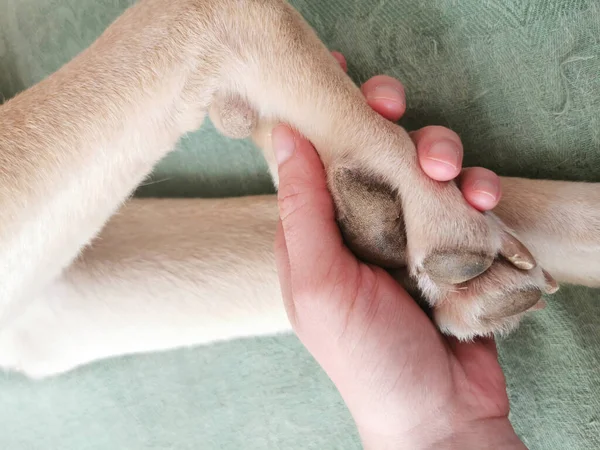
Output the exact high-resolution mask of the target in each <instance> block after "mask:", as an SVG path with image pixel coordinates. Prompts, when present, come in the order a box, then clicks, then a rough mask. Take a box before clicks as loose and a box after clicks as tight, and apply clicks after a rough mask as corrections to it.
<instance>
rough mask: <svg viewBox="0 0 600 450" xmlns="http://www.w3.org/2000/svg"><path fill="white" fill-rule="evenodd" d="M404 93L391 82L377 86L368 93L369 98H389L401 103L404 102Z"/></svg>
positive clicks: (388, 99)
mask: <svg viewBox="0 0 600 450" xmlns="http://www.w3.org/2000/svg"><path fill="white" fill-rule="evenodd" d="M402 95H403V93H402V92H401V91H400V90H399V89H396V88H395V87H394V86H391V85H389V84H380V85H379V86H376V87H375V88H374V89H373V90H372V91H371V92H369V94H368V95H367V100H387V101H390V102H393V103H397V104H399V105H401V104H402Z"/></svg>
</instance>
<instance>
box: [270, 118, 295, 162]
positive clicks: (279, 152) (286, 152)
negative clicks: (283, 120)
mask: <svg viewBox="0 0 600 450" xmlns="http://www.w3.org/2000/svg"><path fill="white" fill-rule="evenodd" d="M271 142H272V143H273V152H274V153H275V160H276V161H277V164H278V165H282V164H283V163H284V162H286V161H287V160H288V159H290V156H292V154H293V153H294V150H296V137H295V136H294V132H293V131H292V130H291V129H290V127H288V126H287V125H277V126H276V127H275V129H274V130H273V133H272V136H271Z"/></svg>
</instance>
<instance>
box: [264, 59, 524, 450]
mask: <svg viewBox="0 0 600 450" xmlns="http://www.w3.org/2000/svg"><path fill="white" fill-rule="evenodd" d="M336 57H338V56H337V55H336ZM362 90H363V93H364V94H365V96H366V98H367V100H368V102H369V104H370V105H371V106H372V107H373V108H374V109H375V110H376V111H378V112H379V113H380V114H382V115H384V116H385V117H387V118H388V119H392V120H397V119H398V118H399V117H400V116H401V115H402V113H403V112H404V105H405V101H404V91H403V88H402V85H401V84H400V83H399V82H398V81H396V80H393V79H391V78H389V77H375V78H373V79H371V80H369V81H368V82H367V83H365V85H364V86H363V87H362ZM412 138H413V140H414V141H415V144H416V146H417V151H418V153H419V160H420V162H421V166H422V167H423V170H424V171H425V172H426V173H427V174H428V175H429V176H430V177H432V178H434V179H436V180H439V181H444V180H449V179H452V178H454V177H457V176H458V175H459V174H461V161H462V147H461V144H460V139H459V138H458V136H457V135H456V134H455V133H453V132H452V131H450V130H447V129H445V128H442V127H427V128H425V129H422V130H419V131H417V132H415V133H413V134H412ZM434 144H437V145H434ZM273 147H274V150H275V153H276V157H277V160H278V163H279V191H278V199H279V210H280V222H279V226H278V230H277V237H276V259H277V267H278V271H279V278H280V282H281V287H282V293H283V297H284V300H285V304H286V309H287V312H288V315H289V318H290V321H291V323H292V326H293V327H294V330H295V331H296V333H297V335H298V337H299V338H300V340H301V341H302V342H303V344H304V345H305V346H306V348H307V349H308V350H309V351H310V352H311V353H312V355H313V356H314V357H315V359H316V360H317V361H318V362H319V364H320V365H321V366H322V367H323V369H324V370H325V371H326V373H327V374H328V375H329V377H330V378H331V379H332V381H333V382H334V383H335V385H336V387H337V388H338V390H339V391H340V393H341V395H342V397H343V398H344V400H345V402H346V404H347V405H348V408H349V410H350V412H351V413H352V415H353V417H354V419H355V421H356V424H357V426H358V429H359V432H360V434H361V437H362V439H363V442H364V444H365V447H367V448H377V449H382V448H411V449H417V448H433V447H435V448H436V449H437V448H439V449H443V448H461V449H468V448H478V449H482V448H524V446H523V445H522V444H521V443H520V441H519V439H518V438H517V437H516V435H515V434H514V431H513V430H512V427H511V425H510V423H509V421H508V410H509V405H508V397H507V394H506V386H505V381H504V376H503V373H502V370H501V368H500V365H499V363H498V360H497V353H496V348H495V344H494V342H493V340H478V341H476V342H473V343H461V342H458V341H456V340H455V339H452V338H448V337H445V336H442V335H441V334H440V333H439V332H438V331H437V329H436V328H435V326H434V325H433V324H432V322H431V321H430V320H429V318H428V317H427V316H426V314H425V313H424V312H423V311H422V310H421V309H420V308H419V306H418V305H417V304H416V303H415V302H414V300H413V299H412V298H410V296H409V295H408V294H407V293H406V291H404V289H403V288H402V287H401V286H400V285H399V284H397V283H396V282H395V281H394V280H393V279H392V277H391V276H390V275H389V274H388V273H387V272H386V271H385V270H382V269H380V268H377V267H374V266H371V265H367V264H364V263H362V262H360V261H358V260H357V259H356V258H355V257H354V255H353V254H352V253H351V252H350V251H349V250H348V249H347V248H346V247H345V245H344V243H343V240H342V236H341V234H340V231H339V229H338V227H337V225H336V222H335V212H334V206H333V202H332V199H331V196H330V194H329V191H328V189H327V184H326V179H325V173H324V170H323V167H322V164H321V162H320V160H319V157H318V155H317V153H316V152H315V150H314V148H313V147H312V146H311V145H310V143H309V142H308V141H306V140H305V139H303V138H302V137H301V136H299V135H298V134H297V133H295V132H293V131H292V130H291V129H289V128H288V127H287V126H285V125H280V126H278V127H277V128H276V129H275V130H274V131H273ZM431 149H435V151H433V152H432V151H431ZM459 184H460V186H461V189H462V191H463V195H464V196H465V198H466V199H467V201H468V202H469V203H470V204H471V205H473V206H474V207H476V208H478V209H481V210H486V209H491V208H493V206H495V205H496V203H497V201H498V200H499V196H500V188H499V182H498V178H497V177H496V175H495V174H493V173H492V172H490V171H486V170H485V169H469V170H467V171H463V172H462V175H460V182H459Z"/></svg>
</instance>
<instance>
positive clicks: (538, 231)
mask: <svg viewBox="0 0 600 450" xmlns="http://www.w3.org/2000/svg"><path fill="white" fill-rule="evenodd" d="M502 184H503V189H504V197H503V199H502V201H501V202H500V205H499V206H498V208H497V211H496V213H497V214H498V215H499V217H500V218H501V219H502V220H503V221H504V222H505V223H507V224H510V226H511V227H512V228H513V229H514V230H515V231H516V232H517V233H518V235H519V236H520V237H521V238H522V239H523V242H524V243H525V244H526V245H527V246H528V247H529V248H531V249H532V252H533V254H534V255H535V257H536V258H537V259H538V261H539V262H540V263H541V264H543V265H544V266H545V267H550V268H552V271H553V272H554V273H555V274H556V276H557V279H558V280H559V281H564V282H569V283H574V282H575V283H579V284H584V285H586V286H596V287H600V266H599V264H600V197H599V196H600V186H599V184H597V183H596V184H592V183H568V182H561V181H537V180H526V179H518V178H503V179H502ZM277 218H278V212H277V202H276V199H275V198H274V197H273V196H258V197H243V198H232V199H218V200H201V199H189V200H188V199H164V200H162V199H161V200H158V199H134V200H131V201H130V202H128V203H127V204H126V205H125V206H124V207H123V208H122V209H121V210H120V211H119V213H118V214H116V215H115V216H113V218H112V219H111V220H110V221H109V223H108V225H107V227H106V228H105V229H104V230H103V232H102V233H101V234H100V236H99V238H98V239H96V240H95V241H94V242H93V243H92V245H91V246H89V247H88V248H87V249H86V250H85V251H84V253H83V254H82V255H81V256H80V257H79V258H78V259H77V260H76V261H75V262H74V264H73V265H72V266H71V267H70V268H69V269H68V270H67V271H65V273H64V274H63V276H62V277H60V279H58V280H57V281H56V282H55V283H54V284H52V285H50V286H49V287H48V288H47V289H45V290H44V293H43V294H41V295H40V296H39V297H38V298H36V299H35V301H34V302H33V303H32V305H31V307H30V308H29V309H28V310H27V311H26V313H25V314H24V315H22V316H21V317H20V318H19V319H18V320H17V321H15V322H14V323H13V324H11V326H9V327H8V328H6V329H5V330H3V332H0V367H3V368H5V369H8V370H16V371H20V372H23V373H25V374H26V375H28V376H30V377H36V378H39V377H46V376H50V375H55V374H58V373H62V372H65V371H68V370H71V369H73V368H75V367H78V366H81V365H83V364H87V363H89V362H92V361H96V360H99V359H104V358H109V357H114V356H119V355H125V354H133V353H145V352H154V351H162V350H169V349H173V348H179V347H186V346H193V345H201V344H207V343H210V342H215V341H220V340H229V339H234V338H243V337H249V336H261V335H271V334H277V333H282V332H288V331H291V327H290V325H289V322H288V319H287V317H286V314H285V311H284V308H283V301H282V299H281V294H280V289H279V282H278V278H277V273H276V270H275V258H274V255H273V240H274V232H275V225H276V223H277Z"/></svg>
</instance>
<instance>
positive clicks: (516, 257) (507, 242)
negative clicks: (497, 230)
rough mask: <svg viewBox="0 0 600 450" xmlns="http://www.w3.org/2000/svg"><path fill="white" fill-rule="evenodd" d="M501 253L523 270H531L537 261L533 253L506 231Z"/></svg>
mask: <svg viewBox="0 0 600 450" xmlns="http://www.w3.org/2000/svg"><path fill="white" fill-rule="evenodd" d="M500 254H501V255H502V256H503V257H505V258H506V259H507V260H509V261H510V262H511V264H512V265H513V266H515V267H517V268H518V269H521V270H531V269H533V268H534V267H535V266H536V265H537V263H536V262H535V258H534V257H533V255H532V254H531V253H530V252H529V250H527V248H526V247H525V246H524V245H523V244H522V243H521V241H519V240H518V239H517V238H516V237H514V236H512V235H510V234H508V233H504V235H503V236H502V249H501V250H500Z"/></svg>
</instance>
